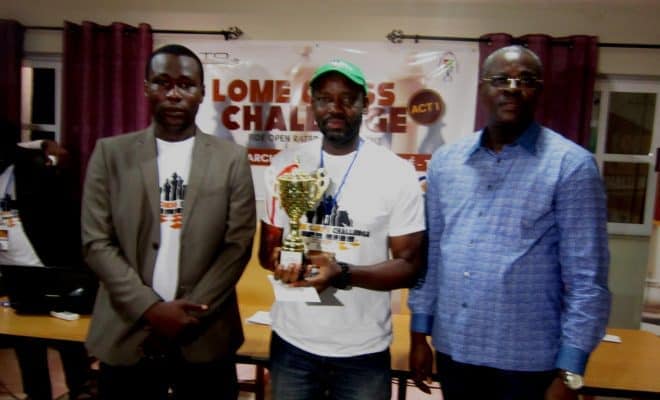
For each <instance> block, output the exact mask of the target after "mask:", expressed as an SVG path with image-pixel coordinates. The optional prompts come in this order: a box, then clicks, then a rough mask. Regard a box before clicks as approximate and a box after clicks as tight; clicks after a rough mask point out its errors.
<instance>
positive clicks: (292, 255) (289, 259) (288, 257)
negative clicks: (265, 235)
mask: <svg viewBox="0 0 660 400" xmlns="http://www.w3.org/2000/svg"><path fill="white" fill-rule="evenodd" d="M302 262H303V253H302V252H300V251H291V250H282V251H280V265H281V266H282V268H284V269H286V268H288V267H289V264H301V265H302Z"/></svg>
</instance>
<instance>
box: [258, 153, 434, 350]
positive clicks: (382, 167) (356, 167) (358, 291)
mask: <svg viewBox="0 0 660 400" xmlns="http://www.w3.org/2000/svg"><path fill="white" fill-rule="evenodd" d="M320 150H321V140H316V141H312V142H308V143H305V144H302V145H300V146H298V147H296V148H293V149H287V150H284V151H283V152H281V153H279V154H278V155H277V156H275V157H274V158H273V159H272V161H271V166H270V167H269V170H268V171H267V172H266V190H267V191H268V197H267V198H266V217H265V218H266V219H267V221H266V222H268V223H270V224H272V225H276V226H280V227H284V228H285V235H286V233H287V232H288V230H289V226H288V225H289V224H288V218H287V216H286V214H285V213H284V211H283V210H282V209H281V208H280V207H279V202H278V200H277V199H276V198H274V197H273V184H272V183H273V179H274V178H275V177H276V176H277V175H279V174H280V173H281V172H282V171H283V170H286V169H288V168H290V165H291V164H292V163H293V162H294V160H295V157H297V158H298V160H299V161H300V165H301V167H300V168H301V169H302V170H303V171H305V172H312V171H314V170H316V169H317V168H318V167H319V165H320V164H319V163H320ZM354 155H355V153H351V154H348V155H344V156H332V155H329V154H327V153H325V154H324V156H323V159H324V160H323V161H324V162H323V164H324V169H325V170H326V173H327V174H328V176H329V177H330V179H331V184H330V186H329V188H328V190H327V192H326V194H331V195H333V197H334V196H335V195H336V194H337V193H336V191H337V189H338V187H339V186H340V184H341V182H342V179H343V177H344V175H345V172H346V170H347V169H348V167H349V165H350V163H351V161H352V160H353V156H354ZM316 221H319V222H321V223H316ZM301 222H302V223H301V235H302V236H303V237H304V238H305V243H306V248H307V249H322V250H325V251H331V252H334V253H335V257H336V258H337V260H339V261H343V262H347V263H349V264H355V265H372V264H376V263H379V262H382V261H385V260H387V259H389V247H388V238H389V237H391V236H401V235H405V234H410V233H414V232H419V231H423V230H424V229H425V222H424V200H423V196H422V191H421V188H420V185H419V183H418V180H417V174H416V173H415V170H414V168H413V167H412V165H411V164H410V163H408V162H407V161H405V160H403V159H401V158H399V157H398V156H396V155H395V154H394V153H392V152H390V151H389V150H387V149H385V148H384V147H381V146H378V145H376V144H374V143H373V142H371V141H368V140H366V141H363V142H362V145H361V146H360V149H359V151H358V154H357V157H356V158H355V162H354V164H353V166H352V168H351V170H350V172H349V174H348V175H347V177H346V180H345V183H344V186H343V188H342V189H341V191H340V193H339V195H338V198H337V208H336V210H335V212H334V213H331V214H328V215H326V216H325V217H322V216H321V215H320V213H319V214H315V215H314V217H313V220H312V222H314V223H309V222H308V217H305V216H304V217H302V218H301ZM323 222H326V223H328V224H327V225H326V224H323ZM320 297H321V303H296V302H276V303H275V304H274V305H273V308H272V310H271V316H272V319H273V325H272V326H273V330H274V331H275V332H277V334H278V335H280V336H281V337H282V338H283V339H284V340H286V341H287V342H290V343H291V344H293V345H295V346H297V347H299V348H301V349H303V350H305V351H308V352H310V353H313V354H317V355H321V356H334V357H350V356H357V355H362V354H369V353H375V352H379V351H383V350H385V349H386V348H387V347H389V345H390V342H391V340H392V326H391V319H390V313H391V307H390V292H388V291H376V290H369V289H364V288H359V287H353V288H350V289H349V290H338V289H335V288H333V287H330V288H328V289H326V290H325V291H323V292H322V293H321V294H320Z"/></svg>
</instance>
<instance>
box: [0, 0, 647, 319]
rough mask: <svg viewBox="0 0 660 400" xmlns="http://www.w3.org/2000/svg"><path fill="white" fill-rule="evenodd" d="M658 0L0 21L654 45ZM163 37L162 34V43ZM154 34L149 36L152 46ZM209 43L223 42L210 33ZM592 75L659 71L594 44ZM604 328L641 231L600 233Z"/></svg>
mask: <svg viewBox="0 0 660 400" xmlns="http://www.w3.org/2000/svg"><path fill="white" fill-rule="evenodd" d="M659 15H660V1H658V0H582V1H569V0H462V1H460V0H306V1H302V0H235V1H231V2H230V1H226V0H185V1H172V0H114V1H107V0H105V1H99V0H59V1H37V0H3V1H2V2H0V18H12V19H16V20H18V21H20V22H21V23H23V24H24V25H28V26H40V25H41V26H62V23H63V21H64V20H69V21H72V22H76V23H80V22H81V21H83V20H89V21H94V22H97V23H100V24H109V23H111V22H113V21H122V22H126V23H129V24H133V25H135V24H137V23H140V22H147V23H149V24H151V26H152V27H153V28H154V29H180V30H183V29H187V30H221V29H226V28H228V27H230V26H238V27H239V28H240V29H242V30H243V31H244V32H245V34H244V36H243V38H241V40H250V39H258V40H359V41H365V40H368V41H378V40H383V41H385V40H386V39H385V36H386V35H387V34H388V33H389V32H390V31H392V30H393V29H401V30H403V31H404V32H405V33H406V34H420V35H438V36H453V37H478V36H480V35H482V34H484V33H492V32H507V33H511V34H513V35H522V34H527V33H545V34H549V35H553V36H562V35H571V34H588V35H596V36H598V37H599V38H600V41H601V42H618V43H651V44H657V43H660V23H659V22H658V16H659ZM170 38H171V36H168V40H169V39H170ZM159 40H164V39H159V36H156V42H157V44H158V42H159ZM218 40H223V39H222V37H218ZM25 47H26V51H28V52H56V53H57V52H61V50H62V45H61V35H60V33H59V32H51V31H36V30H28V31H27V33H26V42H25ZM599 56H600V57H599V68H598V69H599V72H600V73H604V74H633V75H654V76H657V75H660V50H644V49H616V48H600V52H599ZM610 249H611V252H612V267H611V273H610V275H611V276H610V287H611V289H612V292H613V294H614V304H613V306H614V307H613V312H612V317H611V324H612V325H613V326H622V327H638V326H639V315H640V311H641V301H642V288H643V281H644V275H645V271H646V268H647V261H648V253H649V239H648V238H647V237H622V236H616V237H611V238H610Z"/></svg>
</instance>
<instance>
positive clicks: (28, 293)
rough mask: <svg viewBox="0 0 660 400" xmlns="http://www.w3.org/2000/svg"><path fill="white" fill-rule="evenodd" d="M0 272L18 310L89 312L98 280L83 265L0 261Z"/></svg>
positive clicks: (43, 312)
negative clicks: (76, 266) (58, 265)
mask: <svg viewBox="0 0 660 400" xmlns="http://www.w3.org/2000/svg"><path fill="white" fill-rule="evenodd" d="M0 274H2V276H1V277H0V280H1V281H2V286H3V287H4V289H5V293H6V294H7V296H8V297H9V303H10V305H11V307H12V308H13V309H14V310H16V313H17V314H48V313H50V312H51V311H70V312H73V313H78V314H91V313H92V309H93V307H94V300H95V298H96V292H97V290H98V280H97V278H96V276H94V274H93V273H92V272H91V271H89V270H86V269H83V268H82V267H79V268H68V267H38V266H28V265H0Z"/></svg>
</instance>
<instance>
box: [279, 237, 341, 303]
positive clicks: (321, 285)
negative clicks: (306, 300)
mask: <svg viewBox="0 0 660 400" xmlns="http://www.w3.org/2000/svg"><path fill="white" fill-rule="evenodd" d="M280 251H281V248H280V247H276V248H274V249H273V252H272V254H271V265H273V266H274V268H273V276H274V277H275V279H278V280H280V281H282V282H284V283H288V284H289V285H291V286H293V287H305V286H313V287H314V288H315V289H316V291H317V292H318V293H321V292H322V291H324V290H325V289H327V288H328V287H330V286H332V282H333V281H334V280H335V279H337V277H338V276H339V275H340V274H341V267H340V266H339V265H338V264H337V260H335V256H334V254H332V253H327V252H323V251H316V250H310V251H308V252H307V253H306V254H305V256H304V257H303V263H302V264H289V265H282V264H280Z"/></svg>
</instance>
